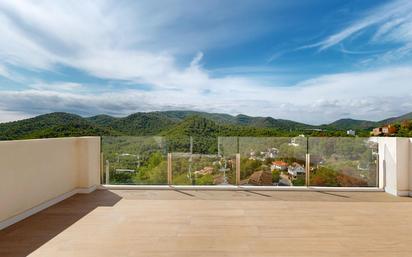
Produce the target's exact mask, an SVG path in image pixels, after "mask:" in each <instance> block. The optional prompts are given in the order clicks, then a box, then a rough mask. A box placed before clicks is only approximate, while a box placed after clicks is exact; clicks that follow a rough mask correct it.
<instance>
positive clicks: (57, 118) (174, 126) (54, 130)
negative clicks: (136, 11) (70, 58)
mask: <svg viewBox="0 0 412 257" xmlns="http://www.w3.org/2000/svg"><path fill="white" fill-rule="evenodd" d="M409 119H412V113H409V114H406V115H403V116H400V117H394V118H390V119H386V120H383V121H378V122H373V121H366V120H354V119H341V120H338V121H335V122H333V123H330V124H326V125H321V126H313V125H307V124H303V123H299V122H294V121H290V120H282V119H274V118H271V117H251V116H247V115H237V116H232V115H228V114H219V113H206V112H196V111H165V112H147V113H144V112H138V113H134V114H132V115H129V116H127V117H121V118H119V117H112V116H109V115H97V116H93V117H88V118H84V117H81V116H79V115H74V114H69V113H62V112H56V113H50V114H45V115H40V116H37V117H34V118H30V119H25V120H20V121H14V122H8V123H2V124H0V140H13V139H28V138H44V137H61V136H88V135H89V136H92V135H129V136H143V135H164V136H168V137H176V136H189V135H191V136H202V137H216V136H295V135H298V134H302V133H303V134H307V135H313V136H343V135H346V130H348V129H353V130H356V131H357V132H358V134H360V135H368V133H369V131H370V130H371V128H373V127H377V126H380V125H385V124H389V123H396V122H400V121H403V120H409Z"/></svg>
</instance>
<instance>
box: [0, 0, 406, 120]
mask: <svg viewBox="0 0 412 257" xmlns="http://www.w3.org/2000/svg"><path fill="white" fill-rule="evenodd" d="M0 35H1V38H0V99H1V100H0V122H2V121H11V120H17V119H22V118H27V117H32V116H35V115H39V114H43V113H48V112H53V111H65V112H72V113H77V114H80V115H83V116H91V115H95V114H101V113H106V114H110V115H115V116H125V115H128V114H130V113H133V112H138V111H157V110H186V109H190V110H199V111H208V112H221V113H229V114H239V113H243V114H248V115H254V116H272V117H275V118H283V119H292V120H296V121H301V122H306V123H311V124H321V123H327V122H331V121H334V120H336V119H340V118H348V117H351V118H356V119H368V120H380V119H384V118H387V117H390V116H396V115H400V114H403V113H407V112H410V111H412V82H411V81H412V56H411V54H412V1H409V0H395V1H379V0H373V1H366V0H362V1H360V0H358V1H347V0H346V1H343V0H342V1H338V0H329V1H323V0H322V1H321V0H313V1H265V0H257V1H246V0H237V1H235V0H226V1H214V0H211V1H184V0H169V1H143V0H142V1H87V3H83V1H36V3H34V2H31V1H11V0H10V1H9V0H0Z"/></svg>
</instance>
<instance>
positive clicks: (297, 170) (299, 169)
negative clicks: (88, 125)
mask: <svg viewBox="0 0 412 257" xmlns="http://www.w3.org/2000/svg"><path fill="white" fill-rule="evenodd" d="M288 173H289V175H291V176H293V177H296V176H297V175H301V174H305V167H303V166H302V165H300V164H299V163H293V165H291V166H289V167H288Z"/></svg>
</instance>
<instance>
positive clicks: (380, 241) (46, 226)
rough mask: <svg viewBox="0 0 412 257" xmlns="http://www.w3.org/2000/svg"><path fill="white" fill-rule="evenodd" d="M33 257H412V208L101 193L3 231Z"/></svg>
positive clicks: (309, 197)
mask: <svg viewBox="0 0 412 257" xmlns="http://www.w3.org/2000/svg"><path fill="white" fill-rule="evenodd" d="M27 255H29V256H39V257H64V256H78V257H83V256H85V257H86V256H87V257H92V256H96V257H97V256H99V257H101V256H115V257H122V256H145V257H146V256H179V257H180V256H191V257H192V256H219V257H220V256H236V257H239V256H253V257H258V256H316V257H322V256H325V257H326V256H327V257H331V256H356V257H367V256H374V257H375V256H382V257H395V256H412V198H397V197H392V196H390V195H387V194H385V193H376V192H369V193H366V192H365V193H341V192H279V191H277V192H268V191H248V192H245V191H172V190H170V191H168V190H163V191H162V190H159V191H147V190H130V191H120V190H116V191H108V190H100V191H96V192H94V193H92V194H89V195H76V196H74V197H72V198H70V199H67V200H65V201H63V202H61V203H59V204H57V205H55V206H52V207H51V208H49V209H46V210H44V211H42V212H40V213H38V214H36V215H34V216H32V217H30V218H28V219H26V220H24V221H22V222H19V223H17V224H15V225H13V226H11V227H9V228H7V229H5V230H3V231H0V256H2V257H3V256H27Z"/></svg>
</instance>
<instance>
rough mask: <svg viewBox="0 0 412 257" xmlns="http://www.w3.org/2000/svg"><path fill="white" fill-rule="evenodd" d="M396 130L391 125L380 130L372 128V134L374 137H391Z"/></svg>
mask: <svg viewBox="0 0 412 257" xmlns="http://www.w3.org/2000/svg"><path fill="white" fill-rule="evenodd" d="M397 131H398V129H397V128H396V127H395V126H393V125H388V126H384V127H380V128H374V129H373V131H372V134H373V135H374V136H391V135H394V134H395V133H396V132H397Z"/></svg>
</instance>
